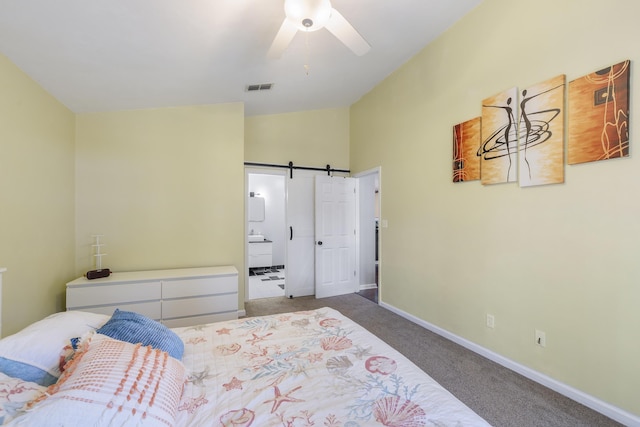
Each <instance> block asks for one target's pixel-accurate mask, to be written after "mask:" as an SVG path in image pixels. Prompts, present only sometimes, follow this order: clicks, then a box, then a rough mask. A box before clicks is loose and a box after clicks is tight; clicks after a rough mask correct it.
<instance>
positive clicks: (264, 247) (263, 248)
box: [249, 240, 273, 268]
mask: <svg viewBox="0 0 640 427" xmlns="http://www.w3.org/2000/svg"><path fill="white" fill-rule="evenodd" d="M272 265H273V242H271V240H263V241H261V242H249V268H253V267H271V266H272Z"/></svg>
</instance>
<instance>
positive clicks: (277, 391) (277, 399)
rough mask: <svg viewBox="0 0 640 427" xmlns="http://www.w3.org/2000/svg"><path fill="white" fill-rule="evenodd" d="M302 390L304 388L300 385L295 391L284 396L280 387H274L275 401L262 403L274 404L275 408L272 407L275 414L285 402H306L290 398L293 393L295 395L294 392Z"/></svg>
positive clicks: (270, 400)
mask: <svg viewBox="0 0 640 427" xmlns="http://www.w3.org/2000/svg"><path fill="white" fill-rule="evenodd" d="M301 388H302V386H301V385H299V386H298V387H296V388H294V389H293V390H291V391H288V392H287V393H285V394H282V393H281V392H280V389H279V388H278V386H273V389H274V392H275V397H274V398H273V399H269V400H265V401H264V402H262V403H269V402H273V406H272V407H271V413H272V414H273V413H274V412H275V411H276V410H277V409H278V408H279V407H280V405H282V404H283V403H284V402H304V400H302V399H296V398H295V397H291V396H289V395H290V394H291V393H293V392H294V391H297V390H299V389H301Z"/></svg>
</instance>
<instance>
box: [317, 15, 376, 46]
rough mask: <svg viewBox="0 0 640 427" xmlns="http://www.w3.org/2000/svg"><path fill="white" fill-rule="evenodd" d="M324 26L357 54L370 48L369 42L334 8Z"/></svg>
mask: <svg viewBox="0 0 640 427" xmlns="http://www.w3.org/2000/svg"><path fill="white" fill-rule="evenodd" d="M325 28H326V29H327V30H329V31H330V32H331V34H333V35H334V36H336V38H337V39H338V40H340V41H341V42H342V43H344V44H345V46H347V47H348V48H349V49H351V50H352V51H353V53H355V54H356V55H358V56H362V55H364V54H365V53H367V52H369V50H370V49H371V46H369V43H367V41H366V40H365V39H364V38H362V36H361V35H360V34H359V33H358V32H357V31H356V29H355V28H353V26H352V25H351V24H350V23H349V21H347V20H346V19H345V18H344V16H342V15H341V14H340V12H338V11H337V10H335V9H332V10H331V18H329V22H327V24H326V25H325Z"/></svg>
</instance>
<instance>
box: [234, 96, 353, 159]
mask: <svg viewBox="0 0 640 427" xmlns="http://www.w3.org/2000/svg"><path fill="white" fill-rule="evenodd" d="M244 157H245V161H247V162H257V163H274V164H284V165H286V164H289V162H290V161H291V162H293V163H294V164H295V165H298V166H312V167H321V168H324V167H326V165H331V167H332V168H334V169H347V168H348V167H349V108H347V107H344V108H330V109H325V110H313V111H304V112H298V113H288V114H273V115H264V116H254V117H247V118H246V119H245V156H244Z"/></svg>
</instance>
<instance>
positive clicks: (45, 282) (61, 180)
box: [0, 54, 75, 336]
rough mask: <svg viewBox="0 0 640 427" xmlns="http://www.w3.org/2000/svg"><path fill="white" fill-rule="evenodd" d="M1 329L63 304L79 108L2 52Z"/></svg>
mask: <svg viewBox="0 0 640 427" xmlns="http://www.w3.org/2000/svg"><path fill="white" fill-rule="evenodd" d="M0 94H2V95H1V96H0V195H1V196H0V267H6V268H7V271H6V272H5V273H4V275H3V290H2V298H0V301H1V302H2V334H3V335H5V336H6V335H10V334H12V333H15V332H17V331H18V330H20V329H22V328H23V327H25V326H27V325H28V324H30V323H32V322H35V321H36V320H39V319H41V318H43V317H45V316H47V315H49V314H51V313H54V312H57V311H62V310H64V309H65V302H64V301H65V298H64V296H65V294H64V293H65V287H64V284H65V283H66V282H67V281H69V280H70V279H72V278H73V276H74V268H73V256H74V245H73V238H74V210H73V207H74V193H73V187H74V172H73V168H74V164H73V162H74V133H75V115H74V114H73V113H72V112H71V111H70V110H69V109H67V108H66V107H65V106H64V105H62V104H61V103H60V102H58V101H57V100H56V99H54V98H53V97H52V96H51V95H50V94H49V93H47V92H46V91H45V90H44V89H42V88H41V87H40V86H39V85H38V84H37V83H36V82H34V81H33V80H31V78H29V77H28V76H27V75H26V74H24V73H23V72H22V71H21V70H20V69H18V67H16V66H15V65H14V64H13V63H12V62H11V61H9V59H7V58H6V57H5V56H3V55H1V54H0Z"/></svg>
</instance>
